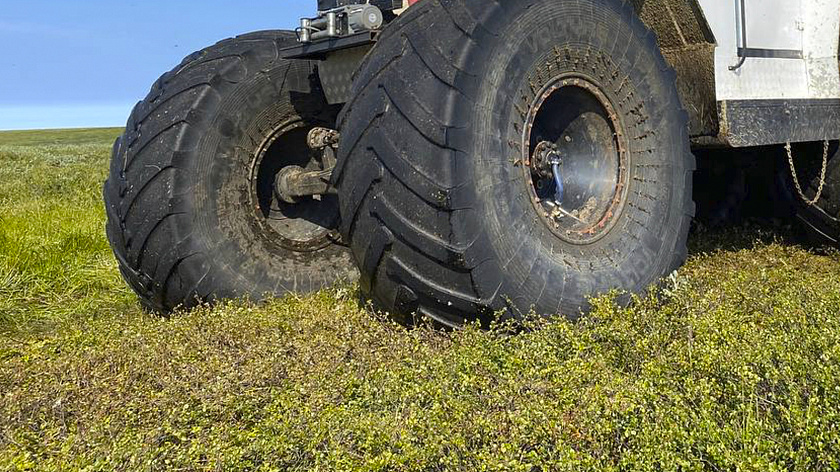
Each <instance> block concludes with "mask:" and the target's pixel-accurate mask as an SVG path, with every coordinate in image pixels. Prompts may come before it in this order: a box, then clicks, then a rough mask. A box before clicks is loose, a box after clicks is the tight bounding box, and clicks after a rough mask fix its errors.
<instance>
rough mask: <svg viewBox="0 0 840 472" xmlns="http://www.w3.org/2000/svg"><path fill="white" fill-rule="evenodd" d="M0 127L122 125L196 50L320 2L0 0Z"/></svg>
mask: <svg viewBox="0 0 840 472" xmlns="http://www.w3.org/2000/svg"><path fill="white" fill-rule="evenodd" d="M0 1H2V6H0V130H3V129H36V128H74V127H89V126H123V125H124V124H125V121H126V119H127V118H128V114H129V112H130V110H131V107H132V106H133V105H134V104H135V103H136V102H137V101H138V100H140V99H141V98H143V96H144V95H146V92H147V91H148V90H149V87H150V86H151V85H152V83H153V82H154V81H155V79H157V77H158V76H160V75H161V74H162V73H164V72H166V71H167V70H169V69H171V68H172V67H173V66H175V65H176V64H178V62H180V61H181V59H182V58H183V57H184V56H186V55H187V54H189V53H191V52H193V51H195V50H197V49H200V48H202V47H204V46H207V45H210V44H213V43H214V42H216V41H218V40H220V39H223V38H226V37H229V36H232V35H236V34H240V33H245V32H249V31H255V30H261V29H292V28H294V26H295V25H296V24H297V20H298V18H300V17H301V16H310V15H312V14H313V13H314V12H315V10H316V4H317V2H316V0H240V1H234V0H131V1H128V0H0Z"/></svg>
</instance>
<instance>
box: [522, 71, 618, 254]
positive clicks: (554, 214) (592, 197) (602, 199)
mask: <svg viewBox="0 0 840 472" xmlns="http://www.w3.org/2000/svg"><path fill="white" fill-rule="evenodd" d="M626 147H627V145H626V142H625V136H624V134H623V131H622V127H621V122H620V119H619V117H618V115H617V113H616V112H615V109H614V107H613V105H612V102H611V101H610V99H609V98H608V97H607V96H606V95H605V94H604V93H603V92H602V91H601V90H600V88H599V87H598V86H597V85H595V84H594V82H592V81H590V80H589V79H587V78H585V77H583V76H581V75H577V74H570V75H566V76H561V77H559V78H557V79H555V80H554V81H552V82H551V83H549V84H548V85H546V86H545V87H544V88H543V90H542V91H541V92H540V93H539V94H538V95H537V99H536V101H535V103H534V104H533V105H532V106H531V108H530V110H529V113H528V116H527V119H526V123H525V127H524V130H523V149H524V155H523V158H522V161H523V162H524V163H526V166H523V168H524V171H525V175H526V184H527V185H528V188H529V191H530V194H531V198H532V200H533V203H534V207H535V208H536V209H537V213H538V214H539V215H540V216H541V217H542V219H543V220H544V222H545V223H546V226H548V228H549V229H551V231H553V232H554V233H555V234H556V235H558V236H559V237H560V238H561V239H563V240H565V241H567V242H570V243H573V244H590V243H593V242H595V241H597V240H598V239H600V238H601V237H603V236H605V235H606V234H607V233H608V232H609V230H610V228H611V227H612V225H613V224H614V223H615V221H616V220H617V218H616V217H617V215H618V214H619V212H620V211H621V206H622V203H623V201H624V198H625V196H626V189H627V179H628V173H627V168H628V164H627V160H628V156H627V152H626ZM561 166H562V167H561Z"/></svg>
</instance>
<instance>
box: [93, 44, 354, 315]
mask: <svg viewBox="0 0 840 472" xmlns="http://www.w3.org/2000/svg"><path fill="white" fill-rule="evenodd" d="M293 41H294V34H293V33H289V32H281V31H266V32H259V33H252V34H248V35H244V36H240V37H237V38H233V39H228V40H225V41H222V42H220V43H218V44H216V45H214V46H211V47H209V48H207V49H204V50H202V51H199V52H197V53H195V54H193V55H191V56H189V57H187V58H186V59H185V60H184V61H183V62H182V63H181V64H180V65H179V66H178V67H176V68H175V69H174V70H172V71H171V72H169V73H167V74H165V75H164V76H163V77H161V78H160V79H159V80H158V81H157V82H156V83H155V85H154V86H153V87H152V90H151V92H150V93H149V95H148V96H147V97H146V98H145V99H144V100H143V101H142V102H140V103H139V104H138V105H137V106H136V107H135V109H134V111H133V112H132V114H131V117H130V118H129V120H128V125H127V126H126V130H125V134H123V135H122V136H121V137H120V138H119V139H117V141H116V143H115V145H114V151H113V157H112V160H111V169H110V175H109V177H108V180H107V182H105V188H104V197H105V206H106V210H107V215H108V223H107V233H108V239H109V240H110V242H111V245H112V247H113V250H114V253H115V254H116V257H117V260H118V261H119V267H120V270H121V272H122V274H123V276H124V278H125V280H126V281H127V282H128V284H129V285H130V286H131V287H132V288H133V289H134V290H135V291H136V292H137V294H138V295H139V297H140V299H141V302H142V304H143V305H144V306H146V307H147V308H149V309H152V310H155V311H159V312H167V311H170V310H172V309H174V308H176V307H190V306H193V305H195V304H197V303H201V302H213V301H215V300H218V299H222V298H229V297H238V296H249V297H250V298H252V299H254V300H258V299H261V298H262V297H263V296H265V295H282V294H285V293H287V292H289V291H293V290H294V291H310V290H315V289H318V288H321V287H324V286H326V285H329V284H331V283H333V282H334V281H336V280H340V279H344V278H350V277H353V274H354V271H355V268H354V265H353V263H352V259H351V257H350V256H349V252H348V251H347V250H346V248H345V247H342V246H341V245H339V244H338V243H337V241H338V239H339V236H338V234H337V231H336V228H337V223H338V204H337V201H336V198H335V197H334V196H324V197H323V198H321V199H320V201H319V200H316V199H311V198H310V199H306V200H304V201H301V202H300V203H298V204H294V205H288V204H283V203H280V202H279V201H278V199H277V198H276V197H275V196H274V193H273V182H274V176H275V175H276V173H277V172H278V171H279V170H280V169H281V168H283V167H284V166H288V165H298V166H301V167H307V166H309V167H312V166H316V165H317V162H316V161H315V158H314V157H313V155H312V153H310V151H309V149H308V147H307V145H306V134H307V132H308V130H309V129H311V128H312V127H315V126H326V127H334V126H335V120H336V115H337V113H338V110H337V109H336V108H335V107H331V106H329V105H328V104H327V103H326V101H325V99H324V96H323V93H322V91H321V89H320V86H319V83H318V79H317V74H316V71H315V65H314V64H313V63H309V62H305V61H287V60H284V59H281V58H280V57H279V53H278V50H279V49H280V48H282V47H283V46H286V45H289V44H293Z"/></svg>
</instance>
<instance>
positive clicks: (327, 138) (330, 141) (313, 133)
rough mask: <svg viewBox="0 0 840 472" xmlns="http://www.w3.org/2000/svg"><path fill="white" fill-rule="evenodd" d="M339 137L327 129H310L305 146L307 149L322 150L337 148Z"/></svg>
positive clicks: (334, 131)
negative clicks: (331, 147)
mask: <svg viewBox="0 0 840 472" xmlns="http://www.w3.org/2000/svg"><path fill="white" fill-rule="evenodd" d="M340 137H341V135H340V134H339V133H338V131H336V130H334V129H329V128H312V129H311V130H309V134H307V135H306V145H307V146H309V149H315V150H319V149H323V148H325V147H327V146H333V147H335V146H338V140H339V138H340Z"/></svg>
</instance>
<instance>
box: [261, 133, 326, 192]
mask: <svg viewBox="0 0 840 472" xmlns="http://www.w3.org/2000/svg"><path fill="white" fill-rule="evenodd" d="M340 138H341V135H340V134H339V132H338V131H336V130H334V129H330V128H321V127H316V128H312V129H311V130H309V132H308V133H307V134H306V145H307V146H308V147H309V149H311V150H312V151H315V152H316V154H320V156H319V159H318V160H319V161H320V169H312V168H311V166H310V168H307V169H304V168H303V167H300V166H288V167H284V168H283V169H281V170H280V171H279V172H277V176H276V178H275V181H274V193H275V195H276V196H277V198H278V199H279V200H280V201H283V202H286V203H298V202H300V199H301V197H313V196H316V195H328V194H330V195H333V194H335V193H336V191H335V189H334V188H333V187H332V184H331V183H330V177H331V176H332V171H333V169H334V168H335V164H336V162H337V161H336V150H337V149H338V141H339V139H340Z"/></svg>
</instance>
